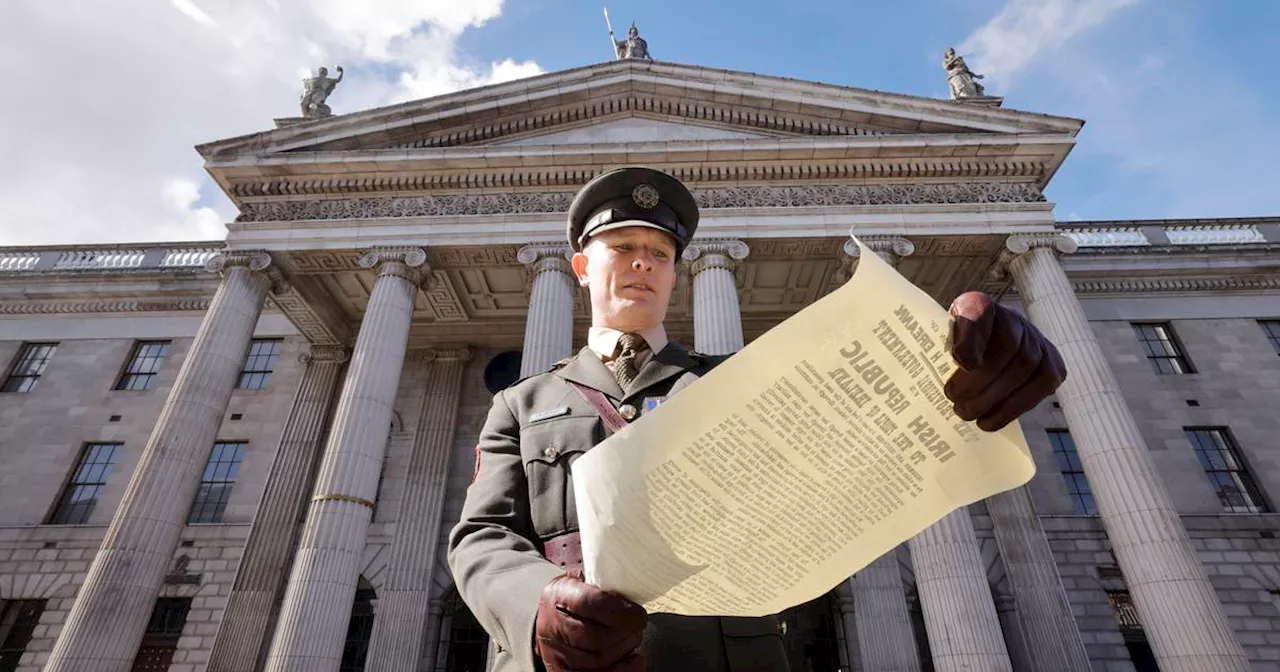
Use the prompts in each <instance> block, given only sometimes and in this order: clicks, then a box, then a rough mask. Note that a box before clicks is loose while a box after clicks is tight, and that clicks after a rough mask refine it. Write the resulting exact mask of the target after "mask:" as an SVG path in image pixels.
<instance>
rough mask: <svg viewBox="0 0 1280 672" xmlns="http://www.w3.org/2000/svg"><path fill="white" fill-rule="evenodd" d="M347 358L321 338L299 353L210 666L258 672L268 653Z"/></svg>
mask: <svg viewBox="0 0 1280 672" xmlns="http://www.w3.org/2000/svg"><path fill="white" fill-rule="evenodd" d="M347 357H348V354H347V349H346V348H343V347H339V346H315V345H313V346H311V348H310V349H309V350H308V351H307V352H304V353H302V355H301V356H300V357H299V359H300V360H301V361H302V362H303V364H304V365H305V367H306V368H305V369H304V370H303V372H302V382H301V383H299V384H298V392H297V394H296V395H295V396H294V399H293V407H292V408H291V409H290V411H289V417H288V419H287V420H286V421H285V425H284V432H283V433H282V434H281V436H280V447H279V449H278V450H277V451H276V458H275V462H274V463H273V464H272V465H271V474H270V476H269V477H268V478H267V487H266V491H265V492H264V493H263V495H262V502H261V503H260V504H259V505H258V513H257V515H256V516H255V517H254V519H253V527H252V529H250V531H249V539H248V540H247V541H246V542H245V547H244V554H243V556H242V557H241V559H240V566H239V568H238V569H237V570H236V580H235V583H234V584H233V586H232V588H231V596H230V597H229V598H228V600H227V609H226V611H225V612H224V613H223V615H222V624H221V625H220V627H219V628H218V636H217V638H216V639H214V642H213V651H212V652H211V653H210V656H209V668H208V669H209V671H210V672H254V670H256V669H258V663H259V661H260V660H261V659H262V656H263V654H265V653H266V652H265V651H264V649H265V648H266V645H267V643H268V642H269V641H270V639H271V630H272V625H273V624H274V622H275V613H276V607H277V605H278V600H279V598H280V595H281V593H282V591H283V588H284V582H285V578H286V572H287V571H288V568H289V565H290V563H291V561H292V559H293V550H294V542H295V541H296V539H297V536H298V527H299V521H300V520H301V519H302V514H303V512H304V511H306V506H307V500H308V499H309V498H310V496H311V486H312V481H313V480H314V479H315V473H316V464H317V463H318V462H319V460H320V450H321V448H322V447H323V446H322V445H321V440H322V438H323V437H324V429H325V427H326V426H327V422H326V421H327V420H328V418H329V411H330V409H331V408H332V407H333V399H334V397H335V396H336V395H335V392H336V391H337V387H338V379H339V377H340V376H341V374H342V369H343V365H344V364H346V362H347Z"/></svg>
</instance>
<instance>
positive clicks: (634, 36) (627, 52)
mask: <svg viewBox="0 0 1280 672" xmlns="http://www.w3.org/2000/svg"><path fill="white" fill-rule="evenodd" d="M604 25H605V26H606V27H607V28H608V29H609V42H610V43H611V44H612V45H613V51H614V55H615V56H616V57H617V58H619V59H623V58H641V59H645V60H649V61H652V60H653V57H652V56H650V55H649V43H648V42H645V41H644V38H643V37H640V30H639V29H637V28H636V24H635V22H634V21H632V22H631V29H630V30H628V31H627V39H625V40H618V39H615V38H614V36H613V24H612V23H610V21H609V8H607V7H606V8H605V10H604Z"/></svg>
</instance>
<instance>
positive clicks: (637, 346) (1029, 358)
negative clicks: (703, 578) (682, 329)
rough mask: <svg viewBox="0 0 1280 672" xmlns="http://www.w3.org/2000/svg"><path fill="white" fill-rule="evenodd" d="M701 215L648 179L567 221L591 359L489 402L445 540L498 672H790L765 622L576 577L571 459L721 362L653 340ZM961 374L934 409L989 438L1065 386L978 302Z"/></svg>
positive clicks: (589, 190) (1053, 355) (657, 179)
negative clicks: (630, 594) (586, 302)
mask: <svg viewBox="0 0 1280 672" xmlns="http://www.w3.org/2000/svg"><path fill="white" fill-rule="evenodd" d="M697 225H698V208H697V205H696V204H695V202H694V200H693V196H692V195H691V194H690V193H689V191H688V189H686V188H685V187H684V185H683V184H681V183H680V182H679V181H678V180H676V179H675V178H673V177H671V176H669V175H666V174H665V173H661V172H659V171H656V170H652V169H648V168H623V169H619V170H615V171H612V172H609V173H606V174H604V175H601V176H599V177H597V178H595V179H594V180H592V181H591V182H590V183H588V184H587V185H586V186H585V187H583V188H582V190H581V191H580V192H578V194H577V196H576V197H575V198H574V201H573V204H572V205H571V206H570V208H569V222H568V233H569V244H570V245H571V246H572V247H573V249H574V251H575V252H576V253H575V254H574V256H573V270H574V273H575V275H576V276H577V278H578V282H579V283H580V284H581V285H583V286H585V287H587V289H588V290H589V292H590V294H591V310H592V321H591V324H592V326H591V329H590V332H589V334H588V337H587V346H586V347H585V348H583V349H582V350H581V351H580V352H579V353H578V354H577V355H576V356H574V357H572V358H570V359H566V360H564V361H561V362H557V363H556V364H555V365H554V366H553V367H552V370H551V371H548V372H546V373H542V374H538V375H535V376H531V377H528V378H525V379H523V380H521V381H518V382H516V383H515V384H514V385H512V386H511V387H509V388H507V389H506V390H503V391H502V392H499V393H498V394H497V395H495V397H494V400H493V407H492V409H491V410H490V411H489V416H488V419H487V420H486V421H485V425H484V429H483V430H481V433H480V442H479V445H478V446H477V447H476V465H475V475H474V479H473V482H472V484H471V487H470V489H469V490H468V491H467V499H466V503H465V505H464V506H463V510H462V517H461V520H460V521H459V523H458V524H457V526H456V527H454V529H453V531H452V533H451V534H450V538H449V565H450V568H451V569H452V571H453V575H454V577H455V579H456V580H457V585H458V592H459V593H460V594H461V596H462V599H463V600H464V601H465V602H466V603H467V605H468V606H469V607H470V608H471V610H472V612H473V613H474V614H475V616H476V618H477V619H478V620H479V621H480V623H481V624H482V625H483V626H484V628H485V630H486V631H487V632H488V633H489V634H490V636H491V637H492V639H493V644H494V647H495V670H496V671H497V672H516V671H530V672H532V671H534V670H544V669H545V670H548V671H549V672H561V671H569V670H573V671H579V670H582V671H585V670H613V671H625V672H642V671H643V670H646V669H648V670H679V671H681V672H766V671H767V672H775V671H783V672H785V670H787V660H786V655H785V651H784V649H783V646H782V640H781V633H780V628H779V622H778V619H777V618H775V617H765V618H729V617H688V616H676V615H672V614H651V615H650V614H646V613H645V611H644V609H643V608H641V607H640V606H639V605H637V604H635V603H633V602H631V601H629V600H627V599H625V598H623V597H621V596H618V595H615V594H612V593H607V592H605V591H602V590H600V589H599V588H596V587H594V586H592V585H590V584H587V583H586V582H584V581H583V580H582V574H581V566H582V552H581V548H580V547H579V544H578V532H577V530H578V522H577V511H576V508H575V503H574V492H573V482H572V479H571V476H570V472H571V470H572V465H573V462H574V460H576V459H577V458H578V457H580V456H581V455H582V454H583V453H585V452H586V451H588V450H590V449H591V448H592V446H594V445H596V444H597V443H599V442H601V441H603V440H604V439H605V438H606V436H608V435H609V434H610V433H612V432H613V431H616V429H618V428H620V427H622V426H625V424H626V423H627V422H629V421H632V420H634V419H635V418H637V417H639V415H640V414H641V413H642V411H643V409H644V408H645V407H646V406H651V405H653V404H654V403H658V402H659V401H660V400H662V399H665V398H666V397H668V396H671V395H672V394H673V393H675V392H676V391H677V390H678V389H680V388H682V387H684V386H686V385H688V384H689V383H690V382H692V381H693V380H696V379H697V378H698V377H699V376H701V375H704V374H705V373H706V372H707V371H710V370H711V369H712V368H713V367H714V366H715V365H716V364H718V363H719V362H721V361H723V360H724V359H725V358H724V357H710V356H706V355H700V354H698V353H695V352H690V351H689V350H686V349H685V348H684V347H683V346H681V345H680V344H678V343H674V342H671V341H668V340H667V335H666V332H665V331H664V329H663V324H662V323H663V319H664V317H665V315H666V309H667V305H668V302H669V300H670V297H671V292H672V290H673V289H674V287H675V283H676V263H677V260H678V259H679V257H680V253H681V252H682V251H683V250H684V248H685V246H687V245H688V244H689V242H690V240H692V238H693V234H694V231H695V230H696V228H697ZM951 314H952V316H953V317H954V325H955V326H954V332H953V338H952V340H953V345H952V350H953V355H954V356H955V358H956V360H957V362H958V363H959V364H960V365H961V368H960V370H959V371H957V373H956V374H955V375H954V376H953V377H952V379H951V380H950V381H949V382H948V384H947V387H946V393H947V396H948V397H949V398H950V399H951V401H952V402H953V403H954V404H955V409H956V412H957V414H958V415H960V417H962V418H964V419H966V420H977V421H978V426H979V427H981V428H982V429H984V430H987V431H993V430H996V429H998V428H1000V427H1003V426H1005V425H1007V424H1008V423H1009V422H1012V421H1013V420H1014V419H1016V418H1017V417H1018V416H1019V415H1021V414H1022V413H1024V412H1026V411H1027V410H1029V409H1031V408H1032V407H1034V406H1035V405H1036V404H1037V403H1038V402H1040V401H1041V400H1042V399H1044V398H1045V397H1046V396H1048V395H1049V394H1052V393H1053V391H1054V390H1055V389H1056V388H1057V386H1058V385H1059V384H1060V383H1061V382H1062V380H1063V379H1064V378H1065V376H1066V373H1065V370H1064V368H1063V365H1062V359H1061V357H1060V356H1059V354H1058V352H1057V350H1056V349H1055V348H1054V346H1053V345H1052V344H1050V343H1049V342H1048V341H1047V340H1046V339H1045V338H1044V337H1043V336H1042V335H1041V334H1040V332H1039V331H1037V330H1036V329H1035V327H1034V326H1032V325H1031V324H1030V323H1029V322H1027V321H1026V320H1025V319H1023V318H1022V317H1021V316H1019V315H1018V314H1016V313H1014V312H1012V311H1009V310H1008V309H1005V308H1002V307H1000V306H998V305H996V304H995V303H994V302H993V301H992V300H991V299H990V297H987V296H986V295H984V294H980V293H977V292H971V293H968V294H965V295H963V296H961V297H959V298H958V299H956V301H955V302H954V303H953V304H952V306H951Z"/></svg>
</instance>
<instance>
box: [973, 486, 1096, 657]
mask: <svg viewBox="0 0 1280 672" xmlns="http://www.w3.org/2000/svg"><path fill="white" fill-rule="evenodd" d="M987 511H988V513H990V514H991V523H992V526H993V527H994V528H995V537H996V546H997V547H998V548H999V549H1000V558H1001V560H1003V561H1004V568H1005V573H1006V574H1007V575H1008V577H1009V587H1010V588H1011V589H1012V592H1013V598H1014V600H1015V602H1016V606H1017V615H1018V622H1019V624H1020V625H1021V630H1022V633H1023V635H1024V636H1023V637H1022V641H1023V643H1024V644H1025V647H1026V650H1027V655H1028V656H1029V657H1030V659H1031V663H1032V665H1031V666H1029V667H1028V668H1027V669H1034V670H1037V671H1041V670H1042V671H1043V672H1074V671H1075V670H1087V669H1089V654H1088V652H1087V651H1086V650H1085V648H1084V640H1082V639H1081V638H1080V628H1079V625H1078V624H1077V623H1076V619H1075V616H1074V615H1073V614H1072V613H1071V604H1070V602H1069V601H1068V600H1067V591H1066V589H1065V588H1064V587H1063V585H1062V577H1060V576H1059V575H1058V564H1057V562H1056V561H1055V560H1054V557H1053V551H1052V549H1050V548H1049V540H1048V538H1046V537H1045V534H1044V528H1043V527H1041V525H1040V517H1039V516H1037V515H1036V511H1035V507H1034V506H1033V505H1032V502H1031V495H1030V494H1029V493H1028V492H1027V489H1026V486H1023V487H1019V488H1015V489H1013V490H1009V491H1006V492H1002V493H1000V494H998V495H995V496H993V497H989V498H988V499H987Z"/></svg>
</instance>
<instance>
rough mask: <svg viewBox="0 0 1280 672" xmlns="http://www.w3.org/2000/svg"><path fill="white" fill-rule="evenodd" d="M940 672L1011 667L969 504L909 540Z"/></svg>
mask: <svg viewBox="0 0 1280 672" xmlns="http://www.w3.org/2000/svg"><path fill="white" fill-rule="evenodd" d="M907 543H908V544H909V546H910V548H911V561H912V563H913V565H914V566H915V572H916V589H917V590H919V592H920V606H921V609H922V610H923V611H924V626H925V631H926V632H927V633H928V634H929V649H930V651H932V653H933V665H934V668H935V669H937V670H938V672H952V671H953V670H954V671H957V672H958V671H960V670H964V671H965V672H969V671H972V670H983V671H984V672H986V671H991V672H998V671H1003V672H1012V670H1013V664H1012V663H1011V662H1010V661H1009V650H1008V648H1007V647H1006V646H1005V643H1004V635H1003V633H1002V632H1001V631H1000V618H999V616H997V615H996V605H995V600H994V598H992V596H991V585H990V584H989V583H988V582H987V569H986V567H985V566H984V565H983V562H982V554H981V552H980V551H979V550H978V541H977V535H976V534H974V531H973V520H971V519H970V518H969V510H968V509H967V508H960V509H957V510H955V511H952V512H951V513H950V514H947V516H946V517H945V518H943V519H942V520H940V521H938V522H936V523H934V524H933V525H931V526H930V527H928V528H926V529H925V531H923V532H921V533H920V534H918V535H916V536H915V537H912V538H911V540H910V541H909V542H907Z"/></svg>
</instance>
